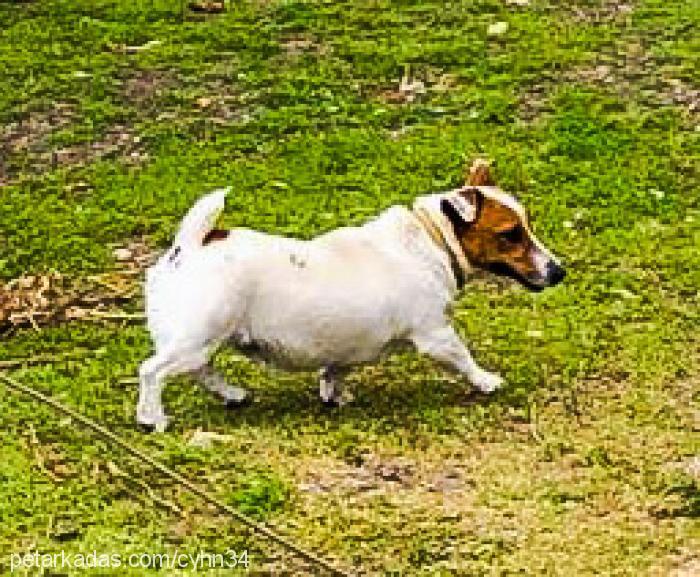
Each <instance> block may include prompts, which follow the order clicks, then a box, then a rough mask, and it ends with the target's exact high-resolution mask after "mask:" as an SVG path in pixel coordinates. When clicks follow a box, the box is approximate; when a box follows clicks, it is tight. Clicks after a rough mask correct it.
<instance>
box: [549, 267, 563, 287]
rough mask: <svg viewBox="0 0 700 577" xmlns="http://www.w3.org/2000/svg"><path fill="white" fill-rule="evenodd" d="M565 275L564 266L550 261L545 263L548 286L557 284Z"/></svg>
mask: <svg viewBox="0 0 700 577" xmlns="http://www.w3.org/2000/svg"><path fill="white" fill-rule="evenodd" d="M565 276H566V271H565V270H564V267H562V266H559V265H558V264H557V263H555V262H552V261H550V262H549V263H548V264H547V284H548V285H549V286H555V285H558V284H559V283H560V282H561V281H563V280H564V277H565Z"/></svg>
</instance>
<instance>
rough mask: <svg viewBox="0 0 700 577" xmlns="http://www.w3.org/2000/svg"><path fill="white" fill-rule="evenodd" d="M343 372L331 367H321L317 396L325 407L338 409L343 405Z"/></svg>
mask: <svg viewBox="0 0 700 577" xmlns="http://www.w3.org/2000/svg"><path fill="white" fill-rule="evenodd" d="M342 375H343V371H342V370H340V369H338V367H336V366H333V365H328V366H326V367H323V368H322V369H321V371H320V374H319V389H318V392H319V395H320V396H321V401H322V402H323V404H324V405H326V406H327V407H339V406H341V405H342V404H343V388H342Z"/></svg>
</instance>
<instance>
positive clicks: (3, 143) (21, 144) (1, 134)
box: [0, 102, 77, 186]
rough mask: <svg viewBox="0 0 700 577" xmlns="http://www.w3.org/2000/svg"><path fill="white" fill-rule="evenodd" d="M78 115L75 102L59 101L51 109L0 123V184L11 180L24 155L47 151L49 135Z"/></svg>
mask: <svg viewBox="0 0 700 577" xmlns="http://www.w3.org/2000/svg"><path fill="white" fill-rule="evenodd" d="M76 115H77V113H76V109H75V106H74V105H73V104H71V103H68V102H57V103H55V104H54V105H53V106H52V107H51V109H49V110H43V111H34V112H30V113H29V114H27V115H26V116H24V117H22V118H20V119H19V120H17V121H15V122H11V123H9V124H7V125H5V126H3V127H0V186H2V185H3V184H7V183H8V182H9V181H10V179H11V176H12V173H13V172H14V171H15V169H16V165H17V164H18V163H19V162H20V160H21V159H22V158H23V157H26V156H29V157H32V156H38V155H42V154H44V155H45V154H48V149H49V143H48V139H49V136H50V135H51V134H52V133H53V132H54V131H56V130H58V129H60V128H63V127H65V126H67V125H69V124H71V123H72V122H73V121H74V119H75V117H76Z"/></svg>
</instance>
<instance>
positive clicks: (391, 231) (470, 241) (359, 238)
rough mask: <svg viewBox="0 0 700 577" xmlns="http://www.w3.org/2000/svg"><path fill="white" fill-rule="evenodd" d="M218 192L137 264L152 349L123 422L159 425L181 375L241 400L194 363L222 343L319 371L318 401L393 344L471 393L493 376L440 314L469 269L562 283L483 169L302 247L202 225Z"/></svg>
mask: <svg viewBox="0 0 700 577" xmlns="http://www.w3.org/2000/svg"><path fill="white" fill-rule="evenodd" d="M227 192H228V190H227V189H224V190H217V191H215V192H213V193H211V194H209V195H208V196H205V197H203V198H202V199H200V200H199V201H198V202H197V203H196V204H195V205H194V207H193V208H192V209H191V210H190V212H189V213H188V214H187V216H186V217H185V218H184V220H183V222H182V224H181V226H180V230H179V232H178V234H177V236H176V237H175V241H174V243H173V246H172V248H171V249H170V250H169V251H168V252H167V253H166V254H165V255H164V256H162V257H161V258H160V260H159V261H158V262H157V263H156V264H155V265H154V266H153V267H151V268H150V269H149V271H148V273H147V281H146V309H147V315H148V328H149V330H150V332H151V335H152V337H153V341H154V344H155V349H156V351H155V354H154V355H153V356H152V357H151V358H149V359H148V360H146V361H145V362H144V363H143V364H142V366H141V369H140V391H139V401H138V408H137V421H138V422H139V423H140V424H141V425H143V426H145V427H146V428H149V429H153V428H155V429H156V430H164V429H165V427H166V426H167V417H166V415H165V412H164V410H163V406H162V403H161V393H162V389H163V385H164V383H165V379H166V378H167V377H169V376H172V375H176V374H180V373H185V372H194V373H197V374H198V375H199V377H200V379H201V381H202V383H203V385H204V386H205V387H206V388H207V389H209V390H211V391H213V392H215V393H216V394H218V395H219V396H220V397H221V398H222V399H223V400H224V401H225V402H226V404H227V405H230V404H237V403H241V402H244V401H246V399H247V395H248V393H247V392H246V391H245V389H243V388H240V387H234V386H231V385H228V384H227V383H226V382H225V380H224V378H223V376H222V375H220V374H218V373H217V372H215V371H214V369H212V368H211V367H210V366H209V365H208V360H209V356H210V354H211V353H212V352H213V350H214V349H215V348H216V347H217V346H219V345H220V344H222V343H223V342H224V341H229V342H231V343H232V344H233V345H234V346H236V347H237V348H238V349H239V350H241V351H243V352H246V353H251V354H252V353H256V354H257V355H259V356H262V357H263V358H265V359H268V360H271V361H273V362H275V363H276V364H277V365H279V366H283V367H289V368H320V369H321V386H320V394H321V398H322V399H323V401H324V402H327V403H335V402H338V401H339V400H340V392H341V391H340V386H339V384H340V383H339V377H340V376H341V375H342V373H343V371H344V370H345V369H346V368H348V367H351V366H352V365H355V364H358V363H366V362H369V361H372V360H374V359H376V358H377V357H378V356H379V355H380V353H381V352H382V351H383V350H384V349H385V348H386V347H387V345H390V344H392V343H394V342H397V341H404V342H410V343H413V344H414V345H415V347H416V348H417V349H418V350H419V351H420V352H422V353H425V354H427V355H429V356H431V357H432V358H434V359H435V360H437V361H439V362H441V363H443V364H444V365H447V366H449V367H451V368H453V369H455V370H456V371H458V372H459V373H461V374H463V375H465V376H466V378H467V379H468V380H469V381H471V383H472V384H473V385H474V386H475V387H476V388H478V389H479V390H480V391H483V392H485V393H488V392H491V391H494V390H495V389H496V388H498V387H499V386H500V385H501V382H502V380H501V378H500V377H499V376H498V375H495V374H492V373H490V372H487V371H485V370H484V369H482V368H481V367H479V365H477V363H476V362H475V361H474V359H473V358H472V356H471V354H470V353H469V350H468V349H467V347H466V346H465V345H464V343H463V342H462V341H461V340H460V338H459V337H458V335H457V333H456V332H455V330H454V329H453V328H452V326H451V325H450V322H449V318H448V314H447V310H448V307H449V304H450V303H451V301H452V300H453V298H454V297H455V294H456V293H457V291H458V290H459V289H460V288H461V287H462V285H463V283H464V280H465V278H466V277H467V275H469V273H470V271H471V270H472V267H479V268H482V269H488V270H492V271H494V272H497V273H499V274H507V275H510V276H513V277H515V278H517V279H518V280H519V281H520V282H522V283H523V284H525V285H526V286H528V287H529V288H531V289H533V290H541V289H543V288H544V287H547V286H552V285H555V284H557V283H558V282H560V281H561V280H562V279H563V278H564V271H563V269H562V267H561V266H560V265H559V263H558V262H557V260H556V259H555V258H554V257H553V256H552V255H551V254H550V253H549V252H548V251H547V250H546V249H545V248H544V246H543V245H542V244H541V243H540V242H539V241H538V240H537V239H536V238H535V236H534V235H533V233H532V231H531V230H530V227H529V224H528V218H527V216H526V213H525V211H524V210H523V208H522V207H521V205H520V204H519V203H518V202H517V201H516V200H515V199H514V198H513V197H512V196H510V195H507V194H506V193H504V192H503V191H501V190H500V189H498V188H496V187H495V186H493V183H492V182H491V178H490V175H489V171H488V165H486V164H484V163H479V162H478V161H477V162H476V163H475V164H474V165H473V166H472V169H471V172H470V177H469V180H468V182H467V184H466V185H465V186H464V187H462V188H459V189H456V190H452V191H449V192H443V193H437V194H431V195H427V196H422V197H419V198H418V199H417V200H416V201H415V203H414V204H413V207H412V208H406V207H403V206H393V207H391V208H389V209H388V210H386V211H385V212H383V213H382V214H380V215H379V216H378V217H377V218H376V219H374V220H372V221H370V222H368V223H367V224H365V225H363V226H359V227H348V228H341V229H338V230H334V231H332V232H329V233H327V234H324V235H321V236H319V237H317V238H315V239H313V240H309V241H305V240H296V239H291V238H283V237H279V236H272V235H269V234H265V233H262V232H256V231H253V230H248V229H234V230H230V231H222V230H217V229H215V228H214V223H215V220H216V218H217V216H218V215H219V213H220V212H221V211H222V210H223V208H224V198H225V195H226V193H227Z"/></svg>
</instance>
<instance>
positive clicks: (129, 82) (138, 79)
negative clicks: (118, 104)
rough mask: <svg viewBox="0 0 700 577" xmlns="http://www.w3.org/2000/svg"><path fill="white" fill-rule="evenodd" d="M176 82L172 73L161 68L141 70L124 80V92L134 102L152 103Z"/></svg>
mask: <svg viewBox="0 0 700 577" xmlns="http://www.w3.org/2000/svg"><path fill="white" fill-rule="evenodd" d="M175 83H176V80H175V78H173V76H172V74H170V73H168V72H165V71H161V70H139V71H138V72H136V73H134V74H133V75H132V76H130V77H129V78H127V79H126V80H125V81H124V86H123V89H122V90H123V94H124V97H125V98H126V100H127V101H128V102H131V103H132V104H138V105H144V104H150V103H152V102H153V101H154V100H155V99H157V98H158V97H160V96H162V94H163V93H164V92H165V91H166V90H168V89H169V88H171V87H172V86H173V85H174V84H175Z"/></svg>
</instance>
